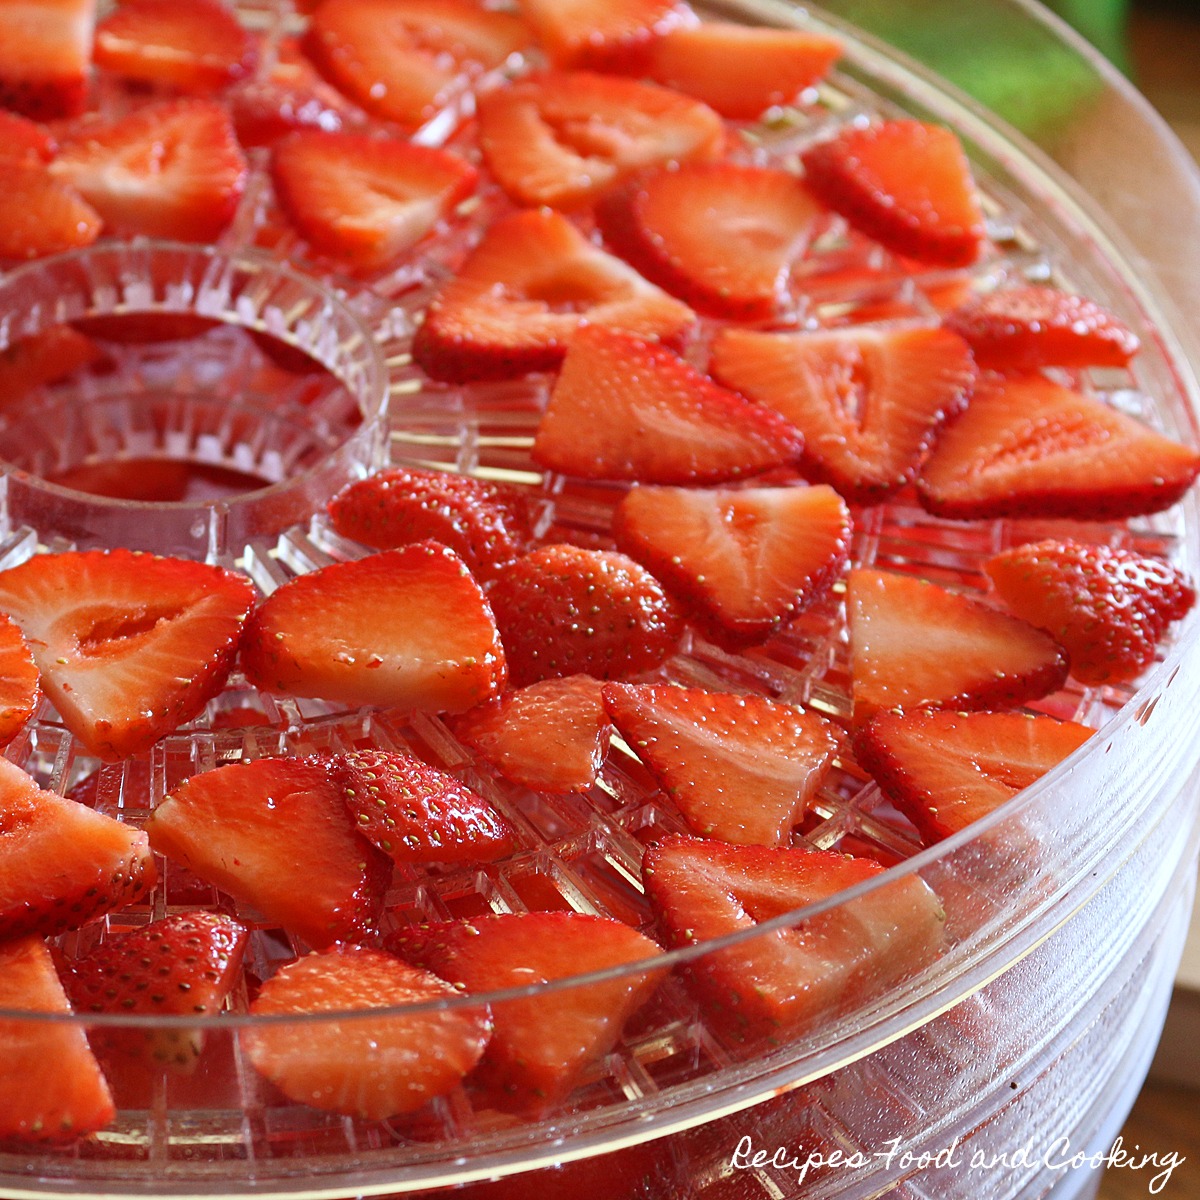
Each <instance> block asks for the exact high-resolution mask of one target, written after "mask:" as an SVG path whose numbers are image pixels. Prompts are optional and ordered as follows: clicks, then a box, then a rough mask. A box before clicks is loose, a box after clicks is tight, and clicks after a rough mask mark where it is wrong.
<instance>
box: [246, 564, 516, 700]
mask: <svg viewBox="0 0 1200 1200" xmlns="http://www.w3.org/2000/svg"><path fill="white" fill-rule="evenodd" d="M242 667H243V669H244V671H245V672H246V677H247V678H248V679H249V680H250V681H251V682H252V683H253V684H254V685H255V686H256V687H260V688H262V689H264V690H265V691H271V692H283V693H290V694H291V695H294V696H316V697H320V698H321V699H323V700H334V701H340V702H342V703H344V704H353V705H359V704H376V705H380V706H384V707H395V708H403V709H417V710H421V711H427V712H462V711H463V710H464V709H467V708H473V707H474V706H475V705H476V704H479V703H480V702H482V701H484V700H487V699H489V698H490V697H491V696H493V695H495V694H496V693H497V692H499V691H500V689H501V688H502V687H503V686H504V678H505V665H504V650H503V648H502V647H501V645H500V637H499V635H498V633H497V632H496V622H495V621H494V619H493V617H492V611H491V609H490V608H489V607H488V602H487V599H486V598H485V597H484V594H483V592H482V591H481V590H480V587H479V585H478V584H477V583H476V582H475V580H474V579H472V578H471V574H470V572H469V571H468V570H467V568H466V567H465V566H464V565H463V562H462V559H460V558H459V557H458V555H457V554H455V553H454V551H452V550H448V549H447V548H446V547H445V546H440V545H438V544H437V543H436V542H416V543H414V544H413V545H411V546H405V547H403V548H402V549H400V550H385V551H383V552H382V553H380V554H372V555H370V556H369V557H367V558H363V559H360V560H358V561H357V562H345V563H335V564H334V565H333V566H329V567H322V568H321V569H320V570H317V571H312V572H310V573H309V574H307V575H298V576H297V577H296V578H295V579H293V580H291V581H290V582H288V583H285V584H284V585H283V587H281V588H280V589H279V590H278V591H276V592H274V593H273V594H272V595H271V596H269V597H268V598H267V599H266V600H265V601H264V602H263V603H262V604H261V605H260V606H259V608H258V611H257V612H256V613H255V614H254V617H253V618H252V620H251V621H250V624H249V625H248V626H247V629H246V636H245V638H244V639H243V644H242Z"/></svg>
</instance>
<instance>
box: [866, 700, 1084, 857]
mask: <svg viewBox="0 0 1200 1200" xmlns="http://www.w3.org/2000/svg"><path fill="white" fill-rule="evenodd" d="M1092 733H1093V731H1092V730H1091V729H1088V728H1087V726H1086V725H1077V724H1075V723H1074V722H1073V721H1056V720H1055V719H1054V718H1053V717H1045V716H1036V717H1035V716H1029V715H1026V714H1023V713H998V712H973V713H956V712H911V713H903V714H900V713H880V714H878V715H877V716H875V717H873V718H872V719H871V720H870V721H869V722H868V723H867V724H866V725H865V726H863V728H862V729H860V730H859V731H858V733H857V735H856V736H855V739H854V756H855V758H856V759H858V761H859V763H861V764H862V766H863V767H864V768H865V769H866V770H868V771H870V773H871V774H872V775H873V776H874V777H875V780H876V782H877V783H878V784H879V787H880V789H881V790H882V791H883V794H884V795H885V796H887V798H888V799H889V800H891V801H892V803H893V804H895V806H896V807H897V808H898V809H900V811H901V812H903V813H904V814H905V816H907V817H908V819H909V820H910V821H912V823H913V824H914V825H915V826H916V827H917V828H918V829H919V830H920V832H921V836H922V837H923V838H924V839H925V840H926V842H929V843H932V842H936V841H940V840H941V839H942V838H945V837H949V836H950V835H951V834H953V833H957V832H958V831H959V830H960V829H965V828H966V827H967V826H968V825H970V824H971V822H972V821H978V820H979V819H980V817H984V816H986V815H987V814H988V813H990V812H992V811H993V810H994V809H997V808H999V807H1000V805H1001V804H1004V803H1005V802H1006V801H1008V800H1010V799H1012V797H1013V796H1015V795H1016V794H1017V793H1018V792H1019V791H1021V789H1022V788H1027V787H1028V786H1029V785H1030V784H1031V783H1033V782H1035V781H1036V780H1038V779H1040V778H1041V777H1042V776H1043V775H1045V773H1046V772H1047V771H1049V770H1050V768H1051V767H1053V766H1054V765H1055V764H1056V763H1058V762H1060V761H1061V760H1062V759H1064V758H1066V757H1067V755H1068V754H1070V753H1072V751H1074V750H1077V749H1078V748H1079V747H1080V746H1082V745H1083V743H1084V742H1085V741H1086V740H1087V739H1088V738H1089V737H1091V735H1092Z"/></svg>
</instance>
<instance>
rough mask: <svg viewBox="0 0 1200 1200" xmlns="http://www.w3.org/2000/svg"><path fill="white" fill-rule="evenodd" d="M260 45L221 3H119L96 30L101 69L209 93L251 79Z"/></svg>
mask: <svg viewBox="0 0 1200 1200" xmlns="http://www.w3.org/2000/svg"><path fill="white" fill-rule="evenodd" d="M255 57H256V55H255V45H254V41H253V39H252V38H251V37H250V34H249V32H248V31H247V30H246V29H244V28H243V27H242V24H241V22H239V21H238V19H237V17H236V16H234V14H233V13H232V12H231V11H230V10H229V9H228V8H226V7H225V5H224V4H222V3H221V2H220V0H188V2H187V3H186V4H178V3H176V0H120V4H119V5H118V6H117V8H115V9H114V10H113V11H112V12H111V13H109V14H108V16H107V17H105V18H104V20H103V21H101V22H100V24H99V25H97V26H96V46H95V60H96V66H98V67H101V68H102V69H104V70H106V71H112V72H113V74H114V75H120V76H121V77H122V78H124V79H132V80H135V81H136V82H138V83H151V84H157V85H161V86H164V87H169V88H174V89H176V90H178V91H181V92H190V93H200V94H208V93H211V92H217V91H220V90H221V89H222V88H224V87H227V86H228V85H229V84H231V83H233V82H234V81H235V80H238V79H241V78H243V77H244V76H246V75H248V74H249V73H250V71H251V70H252V69H253V66H254V59H255Z"/></svg>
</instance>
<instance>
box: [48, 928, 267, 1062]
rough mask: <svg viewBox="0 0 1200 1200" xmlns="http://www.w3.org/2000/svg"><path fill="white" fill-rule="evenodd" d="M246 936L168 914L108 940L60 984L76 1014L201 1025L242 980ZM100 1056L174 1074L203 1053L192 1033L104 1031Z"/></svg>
mask: <svg viewBox="0 0 1200 1200" xmlns="http://www.w3.org/2000/svg"><path fill="white" fill-rule="evenodd" d="M245 946H246V930H245V928H244V927H243V926H241V925H239V924H238V923H237V922H236V921H234V920H232V919H231V918H230V917H227V916H224V915H223V914H221V913H206V912H183V913H174V914H173V915H171V916H169V917H163V918H161V919H160V920H158V921H151V922H150V924H149V925H143V926H141V927H139V928H136V929H130V930H127V931H126V932H125V933H120V934H117V935H115V936H110V937H109V938H108V939H107V940H106V941H105V942H104V943H103V944H102V945H100V946H98V947H97V948H96V949H95V950H93V951H92V952H91V953H90V954H88V955H87V956H86V957H84V958H81V959H78V960H77V961H76V962H74V963H73V964H72V966H73V975H72V977H71V978H69V979H68V980H67V981H66V986H67V991H68V994H69V995H70V997H71V1003H72V1004H73V1005H74V1007H75V1009H76V1011H78V1012H81V1013H118V1014H132V1013H143V1014H146V1015H150V1016H184V1017H201V1018H203V1017H204V1016H205V1015H206V1014H208V1013H215V1012H218V1011H220V1009H221V1007H222V1006H223V1005H224V1003H225V998H226V996H228V995H229V992H230V991H231V990H232V988H233V986H234V984H235V983H236V982H237V981H238V980H239V979H240V978H241V975H240V971H239V968H240V966H241V962H242V953H243V951H244V950H245ZM92 1040H93V1042H97V1041H99V1042H100V1043H101V1044H102V1045H103V1047H104V1049H107V1050H113V1051H117V1052H119V1053H123V1054H126V1055H128V1056H131V1057H134V1058H148V1059H150V1060H151V1061H152V1062H156V1063H163V1064H166V1065H168V1066H171V1067H175V1068H183V1069H185V1070H186V1069H188V1068H190V1067H193V1066H194V1065H195V1062H196V1059H197V1058H198V1057H199V1056H200V1052H201V1050H202V1049H203V1046H204V1034H203V1032H202V1029H201V1028H200V1027H199V1024H198V1025H197V1026H194V1027H191V1028H187V1029H178V1028H158V1029H144V1030H132V1029H108V1030H97V1031H96V1032H95V1033H93V1034H92Z"/></svg>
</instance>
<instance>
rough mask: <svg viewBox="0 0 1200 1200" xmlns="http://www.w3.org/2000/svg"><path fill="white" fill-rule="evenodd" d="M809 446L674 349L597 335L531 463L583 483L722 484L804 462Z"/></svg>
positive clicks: (558, 396) (567, 381)
mask: <svg viewBox="0 0 1200 1200" xmlns="http://www.w3.org/2000/svg"><path fill="white" fill-rule="evenodd" d="M802 447H803V439H802V437H801V436H800V434H799V433H798V432H797V431H796V429H795V428H794V427H793V426H792V425H790V424H789V423H788V422H787V421H785V420H784V419H783V418H782V417H781V416H780V415H779V414H778V413H776V412H773V411H772V410H771V409H769V408H766V407H764V406H763V405H761V404H755V403H754V402H753V401H750V400H746V399H743V398H742V397H741V396H739V395H737V394H736V393H735V392H731V391H728V390H727V389H725V388H723V387H719V386H718V385H717V384H715V383H713V381H712V380H711V379H709V378H708V376H707V375H703V374H701V373H700V372H699V371H698V370H696V368H695V367H693V366H692V365H691V364H690V363H688V362H685V361H684V360H683V359H682V358H680V357H679V356H678V355H677V354H674V353H672V352H671V351H670V350H668V349H666V348H665V347H663V346H659V345H656V344H654V343H652V342H646V341H643V340H641V339H640V338H637V337H633V336H631V335H630V334H627V333H624V332H619V331H617V330H615V329H605V328H602V327H600V326H588V327H586V328H583V329H580V330H579V331H578V332H577V333H576V334H575V336H574V337H573V338H572V340H571V346H570V349H569V350H568V351H567V355H566V357H565V359H564V360H563V365H562V372H561V373H560V375H559V377H558V380H557V382H556V383H555V385H554V390H553V392H552V393H551V396H550V403H549V405H548V406H547V408H546V412H545V415H544V416H543V418H542V421H541V424H540V425H539V427H538V431H537V436H536V438H535V439H534V443H533V450H532V455H533V459H534V461H535V462H536V463H537V464H538V465H539V466H542V467H545V468H546V469H547V470H549V471H560V472H562V473H563V474H565V475H575V476H579V477H582V478H584V479H632V480H638V481H641V482H643V483H666V484H674V483H678V484H683V483H720V482H722V481H724V480H728V479H736V478H738V477H739V476H742V475H754V474H757V473H759V472H762V471H766V470H768V469H769V468H771V467H778V466H783V465H786V464H788V463H792V462H795V461H796V459H797V458H798V457H799V456H800V452H801V449H802Z"/></svg>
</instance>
